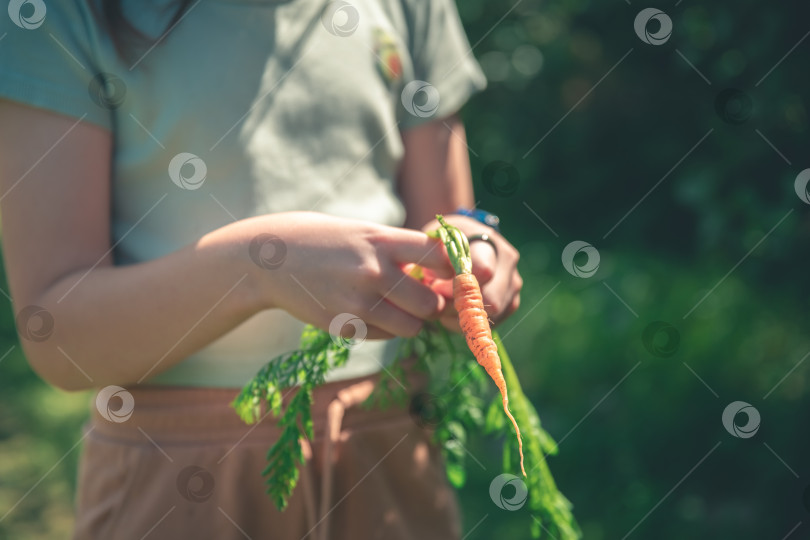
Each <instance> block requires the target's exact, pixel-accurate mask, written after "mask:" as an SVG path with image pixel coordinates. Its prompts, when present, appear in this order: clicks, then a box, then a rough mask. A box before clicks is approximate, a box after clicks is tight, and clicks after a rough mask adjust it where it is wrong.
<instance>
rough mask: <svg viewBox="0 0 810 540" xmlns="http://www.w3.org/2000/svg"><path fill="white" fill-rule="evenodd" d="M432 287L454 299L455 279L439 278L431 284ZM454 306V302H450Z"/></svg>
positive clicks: (446, 296)
mask: <svg viewBox="0 0 810 540" xmlns="http://www.w3.org/2000/svg"><path fill="white" fill-rule="evenodd" d="M430 288H431V289H433V290H434V291H435V292H437V293H438V294H440V295H442V296H444V297H445V298H449V299H450V300H452V299H453V280H452V279H437V280H436V281H433V282H432V283H431V284H430ZM448 304H450V305H451V306H452V302H448Z"/></svg>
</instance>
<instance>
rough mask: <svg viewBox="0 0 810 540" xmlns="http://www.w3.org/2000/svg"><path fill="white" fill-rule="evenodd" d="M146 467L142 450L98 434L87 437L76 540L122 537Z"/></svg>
mask: <svg viewBox="0 0 810 540" xmlns="http://www.w3.org/2000/svg"><path fill="white" fill-rule="evenodd" d="M144 467H145V456H144V453H143V451H142V449H141V448H140V447H138V446H131V445H126V444H121V443H117V442H115V441H110V440H108V439H106V438H105V437H103V436H100V435H98V434H97V433H90V434H89V435H88V436H87V438H86V439H85V443H84V448H83V449H82V455H81V459H80V461H79V474H78V490H77V496H76V501H77V503H76V504H77V508H76V525H75V530H74V539H75V540H85V539H95V538H111V539H112V538H120V537H121V534H120V527H119V523H120V522H121V521H122V520H123V516H124V515H125V514H126V513H127V506H128V504H129V502H128V501H129V500H130V499H131V497H132V493H133V491H134V490H133V486H134V484H135V481H136V479H137V478H138V477H139V476H140V475H141V474H142V473H143V470H144Z"/></svg>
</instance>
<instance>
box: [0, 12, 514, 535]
mask: <svg viewBox="0 0 810 540" xmlns="http://www.w3.org/2000/svg"><path fill="white" fill-rule="evenodd" d="M143 4H147V5H143ZM9 15H10V17H9V19H8V21H6V20H4V21H3V23H2V27H0V35H5V38H4V41H3V42H0V46H2V47H4V48H6V49H7V52H6V53H5V54H4V55H3V56H2V57H0V73H2V76H1V77H0V97H2V98H3V99H1V100H0V118H2V121H0V188H1V189H2V195H0V196H2V220H3V221H2V224H3V243H4V251H5V254H6V265H7V271H8V276H9V284H10V287H11V293H12V296H13V299H14V306H15V312H16V314H17V324H18V330H19V331H20V334H21V337H22V338H23V340H22V343H23V346H24V349H25V352H26V354H27V357H28V359H29V361H30V363H31V365H32V367H33V368H34V369H35V370H36V371H37V372H38V373H39V374H40V375H41V376H42V377H43V378H44V379H45V380H46V381H48V382H49V383H51V384H53V385H55V386H58V387H60V388H63V389H66V390H82V389H90V388H94V389H101V392H100V393H99V397H98V399H97V400H96V404H95V405H96V406H95V407H94V408H93V409H94V410H93V418H92V419H91V422H90V424H89V425H88V428H87V430H86V432H85V438H84V450H83V456H82V462H81V468H80V473H79V474H80V477H79V494H78V509H77V525H76V533H75V534H76V537H77V538H144V537H146V538H164V537H165V538H175V537H191V536H192V535H197V536H203V537H212V538H220V539H221V538H243V537H252V538H259V537H261V538H273V539H276V538H278V539H287V538H302V537H304V536H306V537H310V538H326V537H331V538H353V539H364V538H386V539H390V538H415V537H420V538H424V539H426V538H453V537H459V536H460V533H459V531H460V528H459V524H458V515H457V509H456V506H455V501H454V498H453V494H452V492H451V490H450V489H449V487H448V486H447V484H446V482H445V480H444V476H443V472H442V469H441V462H440V459H439V457H438V456H437V451H436V449H435V448H432V447H430V446H429V444H428V434H427V433H426V432H425V431H424V430H422V429H421V428H420V427H419V426H418V425H415V424H414V423H413V422H411V421H410V420H409V418H408V415H407V412H405V411H402V410H393V411H389V412H386V413H381V412H379V411H377V412H365V411H362V410H360V409H359V408H358V407H357V403H358V402H359V401H362V399H363V398H364V396H365V395H367V394H368V392H369V388H370V387H373V383H374V380H375V377H376V375H375V374H376V373H377V372H378V371H379V370H380V367H381V365H384V364H385V362H387V361H389V360H390V358H391V355H392V350H393V349H394V347H393V345H392V343H393V340H391V339H390V338H393V337H395V336H413V335H415V334H416V333H417V332H418V331H419V329H420V328H421V326H422V324H423V323H424V321H426V320H430V319H441V320H442V321H443V322H444V323H445V324H446V325H449V326H452V325H454V324H455V323H454V322H453V321H454V318H453V317H454V314H453V313H452V302H448V301H447V300H448V296H449V294H450V290H449V287H448V284H449V282H448V281H442V280H441V279H440V280H439V281H437V282H436V284H435V285H433V286H432V287H428V286H426V285H424V284H422V283H419V282H417V281H415V280H413V279H411V278H409V277H407V276H406V275H405V273H404V272H403V270H402V268H403V266H404V265H406V264H408V263H418V264H420V265H422V266H424V267H425V268H427V269H429V270H430V271H432V272H433V273H434V274H435V275H436V276H438V277H439V278H445V279H446V278H449V277H451V275H452V274H451V269H450V266H449V263H448V261H447V259H446V255H444V254H443V251H442V250H441V249H437V244H436V243H435V242H434V241H432V240H430V239H428V238H427V237H426V236H425V235H424V234H422V233H421V232H419V229H423V230H427V229H431V228H433V227H435V222H434V221H433V216H434V215H435V214H436V213H447V214H450V213H453V212H455V211H456V210H457V209H459V208H471V207H472V206H473V205H474V199H473V194H472V187H471V179H470V169H469V161H468V157H467V148H466V143H465V135H464V129H463V125H462V123H461V121H460V120H459V119H458V117H457V116H456V114H455V113H456V112H457V111H458V109H459V108H460V107H461V106H462V105H463V103H464V102H465V101H466V100H467V99H468V98H469V96H470V95H472V94H473V93H474V92H476V91H479V90H481V89H483V87H484V85H485V82H484V78H483V75H482V74H481V71H480V69H479V67H478V65H477V64H476V63H475V61H474V60H473V57H472V54H471V51H470V48H469V44H468V42H467V40H466V38H465V37H464V34H463V31H462V29H461V25H460V23H459V20H458V14H457V12H456V10H455V6H454V5H453V4H452V2H450V0H440V1H427V0H377V1H373V0H356V1H354V2H352V3H347V2H343V1H337V2H323V1H322V0H321V1H315V0H292V1H288V2H283V1H282V2H277V1H269V0H268V1H262V0H256V1H236V0H220V1H206V2H196V3H191V2H180V3H178V2H170V1H169V2H167V1H162V2H150V3H139V2H126V1H123V2H122V1H121V0H118V1H109V2H103V3H101V4H100V5H90V4H89V3H88V2H87V1H81V0H73V1H66V2H59V3H56V2H51V3H48V4H47V5H46V4H45V3H44V2H42V1H41V0H37V1H29V2H21V1H13V2H11V3H10V4H9ZM8 50H10V51H12V52H11V53H10V54H9V53H8ZM449 221H451V222H452V223H454V224H456V225H457V226H459V227H460V228H461V229H462V230H463V231H465V232H466V233H467V234H468V235H476V234H486V235H487V236H486V238H487V239H488V241H486V242H474V243H473V248H472V255H473V260H474V268H476V273H477V275H478V278H479V280H480V281H481V282H482V283H483V292H484V297H485V303H486V304H487V305H488V307H489V310H490V311H489V315H490V317H491V318H492V319H493V320H494V321H496V322H498V321H500V320H502V319H503V318H504V317H506V316H508V315H509V314H510V313H511V312H513V311H514V310H515V309H516V308H517V306H518V302H519V295H518V293H519V290H520V287H521V279H520V276H519V275H518V273H517V270H516V262H517V252H516V251H515V250H514V248H513V247H512V246H511V245H510V244H509V243H508V242H507V241H506V240H505V239H503V237H502V236H500V234H498V233H497V232H496V231H495V230H494V229H493V228H491V227H490V226H489V225H487V224H484V223H482V222H480V221H479V220H477V219H474V218H472V217H467V216H462V215H453V216H451V217H450V219H449ZM344 313H349V314H352V315H353V316H354V317H356V318H359V320H361V321H362V326H363V328H364V329H365V330H366V332H367V338H368V339H369V341H366V342H365V343H364V344H363V346H362V347H359V348H358V349H357V350H355V351H353V352H352V355H351V358H350V360H349V362H348V363H347V365H346V366H345V367H343V368H340V369H338V370H335V371H334V372H333V373H332V374H331V375H330V377H329V382H328V383H327V384H326V385H324V386H323V387H322V388H319V389H318V390H317V392H316V395H315V404H314V415H315V424H316V437H315V439H314V440H313V441H310V442H309V444H308V445H307V464H306V466H305V467H303V472H302V482H301V483H302V486H301V487H300V488H299V489H296V491H295V493H294V494H293V497H292V498H291V500H290V504H289V507H288V508H287V510H286V511H285V512H284V513H280V512H278V511H276V510H275V509H274V508H273V507H272V505H271V503H270V501H269V500H268V499H267V498H266V496H265V495H264V493H263V492H264V485H263V481H262V478H261V475H260V472H261V470H262V468H263V467H264V459H265V457H264V454H265V452H266V449H267V448H268V447H269V446H270V444H272V443H273V441H274V440H275V437H277V436H278V431H277V429H276V427H275V426H273V425H272V421H271V420H266V421H264V422H262V423H260V424H259V425H258V427H256V428H249V427H246V426H243V425H241V423H240V422H239V420H238V419H237V418H236V415H235V414H234V413H233V411H232V410H231V409H229V407H228V403H229V402H230V400H231V399H233V397H234V395H235V394H236V391H237V389H238V388H239V387H241V386H242V385H243V384H244V383H245V382H247V380H248V379H249V378H250V377H251V376H252V375H253V374H254V373H255V372H256V371H257V370H258V369H259V367H261V365H263V364H264V363H265V362H266V361H267V360H269V359H270V358H272V357H274V356H277V355H278V354H280V353H283V352H285V351H288V350H291V349H293V348H295V346H296V343H297V340H298V337H299V335H300V331H301V328H302V326H303V324H304V323H311V324H314V325H316V326H318V327H320V328H322V329H329V328H330V325H331V324H333V321H335V320H336V317H339V316H341V315H342V314H344ZM339 320H343V319H339ZM31 328H35V329H34V330H31ZM119 387H123V388H119ZM335 404H337V409H339V410H340V411H344V412H343V413H342V415H338V414H332V413H329V412H328V411H330V410H331V411H333V412H334V411H335V410H337V409H336V405H335ZM330 407H331V409H330ZM341 418H342V419H341ZM327 442H328V444H327ZM333 450H334V452H333Z"/></svg>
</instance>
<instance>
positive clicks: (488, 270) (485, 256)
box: [470, 242, 498, 285]
mask: <svg viewBox="0 0 810 540" xmlns="http://www.w3.org/2000/svg"><path fill="white" fill-rule="evenodd" d="M470 258H471V259H472V273H473V274H474V275H475V277H476V278H477V279H478V283H479V284H481V285H483V284H484V283H487V282H488V281H490V280H491V279H492V276H493V275H495V267H496V266H497V264H498V260H497V255H496V253H495V250H494V249H493V248H492V246H491V245H489V244H488V243H487V242H474V243H472V244H471V245H470Z"/></svg>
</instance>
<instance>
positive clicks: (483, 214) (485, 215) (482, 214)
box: [453, 208, 501, 232]
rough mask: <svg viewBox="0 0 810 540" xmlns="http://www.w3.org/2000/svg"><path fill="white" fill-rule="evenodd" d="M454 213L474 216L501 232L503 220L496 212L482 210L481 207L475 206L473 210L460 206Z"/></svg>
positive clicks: (475, 218)
mask: <svg viewBox="0 0 810 540" xmlns="http://www.w3.org/2000/svg"><path fill="white" fill-rule="evenodd" d="M453 213H454V214H458V215H460V216H467V217H470V218H473V219H474V220H476V221H479V222H481V223H483V224H484V225H488V226H490V227H492V228H493V229H495V231H497V232H501V229H500V227H499V225H500V223H501V220H500V218H499V217H498V216H496V215H495V214H492V213H490V212H487V211H486V210H481V209H480V208H473V209H472V210H470V209H468V208H459V209H458V210H456V211H455V212H453Z"/></svg>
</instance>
